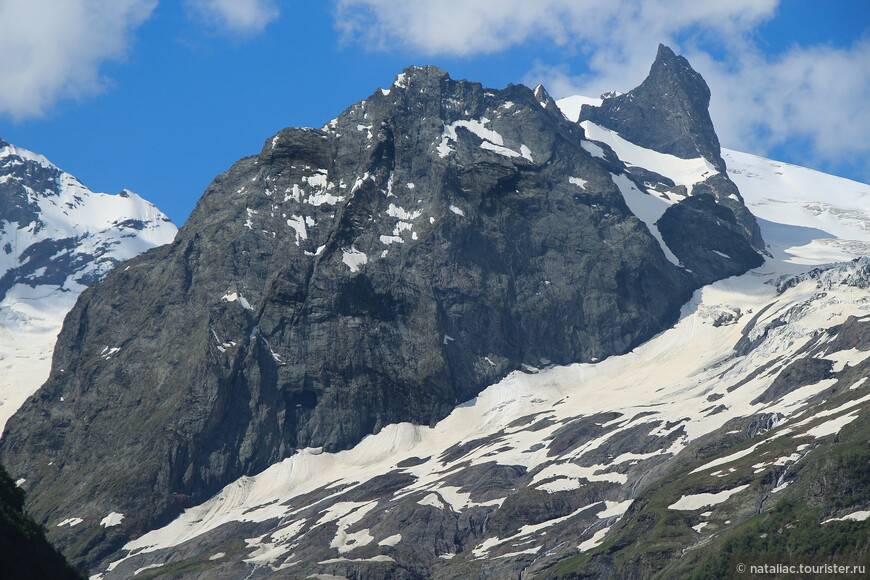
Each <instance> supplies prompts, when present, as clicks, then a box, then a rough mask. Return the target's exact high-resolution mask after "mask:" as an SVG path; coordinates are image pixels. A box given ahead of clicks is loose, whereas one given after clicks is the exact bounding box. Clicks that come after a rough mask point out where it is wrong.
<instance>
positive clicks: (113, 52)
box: [0, 0, 157, 119]
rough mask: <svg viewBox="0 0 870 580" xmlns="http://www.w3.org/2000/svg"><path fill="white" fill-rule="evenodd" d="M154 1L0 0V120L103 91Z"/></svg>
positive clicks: (38, 110) (149, 12) (24, 114)
mask: <svg viewBox="0 0 870 580" xmlns="http://www.w3.org/2000/svg"><path fill="white" fill-rule="evenodd" d="M156 5H157V0H27V1H23V0H0V55H3V57H2V59H0V115H9V116H11V117H12V118H14V119H22V118H25V117H33V116H39V115H42V114H43V113H44V112H45V111H46V110H47V109H48V108H49V107H50V106H51V105H52V104H53V103H54V102H55V101H56V100H57V99H58V98H76V99H79V98H84V97H88V96H92V95H94V94H96V93H99V92H100V91H102V90H103V89H104V87H105V84H106V80H105V79H104V78H103V77H101V76H100V72H99V70H100V66H101V65H102V64H103V63H104V62H106V61H109V60H121V59H123V58H124V57H125V56H126V54H127V50H128V48H129V45H130V38H131V35H132V33H133V31H135V30H136V29H137V28H138V27H139V26H140V25H141V24H142V23H143V22H144V21H145V20H147V19H148V17H149V16H150V15H151V12H152V11H153V10H154V7H155V6H156Z"/></svg>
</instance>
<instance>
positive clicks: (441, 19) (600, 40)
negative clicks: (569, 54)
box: [336, 0, 778, 60]
mask: <svg viewBox="0 0 870 580" xmlns="http://www.w3.org/2000/svg"><path fill="white" fill-rule="evenodd" d="M777 4H778V0H731V1H730V2H698V1H697V0H658V1H655V0H644V1H641V0H611V1H609V2H590V1H585V2H584V1H578V0H538V1H537V2H528V0H499V1H497V2H495V1H493V0H425V1H421V0H417V1H408V2H395V1H394V0H337V1H336V24H337V26H338V28H339V29H340V30H341V31H342V32H344V33H345V34H346V35H348V36H349V37H351V38H356V39H359V40H364V41H367V42H370V43H373V45H375V46H380V47H389V46H391V45H404V46H410V47H413V48H415V49H417V50H420V51H422V52H424V53H427V54H447V55H454V56H466V55H473V54H481V53H492V52H498V51H501V50H504V49H506V48H509V47H511V46H514V45H516V44H519V43H522V42H525V41H527V40H530V39H534V38H539V37H542V36H543V37H546V38H549V39H551V40H552V41H553V42H555V43H556V44H557V45H576V46H586V47H591V48H594V47H597V46H610V47H611V48H612V49H613V50H612V51H611V52H613V53H614V54H615V57H616V58H622V59H623V60H625V57H626V55H625V54H624V52H626V51H628V52H630V49H631V48H632V47H633V46H634V41H635V40H637V39H638V36H640V37H641V38H642V37H646V38H647V39H650V42H657V39H659V38H661V37H662V35H665V36H670V34H672V33H674V32H678V31H681V30H685V29H687V28H689V27H694V26H699V25H704V26H707V27H710V28H715V29H717V30H721V31H723V32H731V31H734V30H741V29H746V28H747V27H751V26H753V25H756V24H757V23H759V22H761V21H764V20H766V19H768V18H770V17H771V16H772V15H773V13H774V9H775V8H776V5H777ZM614 33H617V34H614ZM619 33H632V35H631V36H622V35H621V34H619ZM653 46H655V44H653Z"/></svg>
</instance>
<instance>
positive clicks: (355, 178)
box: [0, 65, 762, 570]
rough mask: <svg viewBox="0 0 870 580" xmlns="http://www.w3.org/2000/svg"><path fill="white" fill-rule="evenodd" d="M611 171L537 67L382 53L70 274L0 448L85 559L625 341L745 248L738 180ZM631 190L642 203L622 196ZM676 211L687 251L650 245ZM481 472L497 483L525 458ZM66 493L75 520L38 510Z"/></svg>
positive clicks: (607, 151)
mask: <svg viewBox="0 0 870 580" xmlns="http://www.w3.org/2000/svg"><path fill="white" fill-rule="evenodd" d="M654 68H655V65H654ZM689 89H691V87H689ZM711 147H713V146H712V145H711ZM715 148H716V149H717V150H718V143H716V144H715ZM636 173H637V171H635V172H632V171H631V168H630V167H627V166H626V165H625V164H624V163H623V162H622V161H621V160H620V158H619V157H618V156H617V155H616V154H615V153H614V151H613V149H612V148H611V147H609V146H608V145H607V144H606V143H604V142H603V141H599V142H597V143H596V142H593V141H592V140H590V138H589V137H588V136H587V134H586V133H585V132H584V130H583V128H582V127H581V126H579V125H577V124H575V123H573V122H570V121H568V120H566V119H565V118H564V116H563V115H562V114H561V112H560V111H559V110H558V107H557V106H556V104H555V102H554V101H553V100H552V99H551V98H550V97H549V96H548V95H547V94H546V91H544V90H543V89H542V88H539V89H537V90H535V91H532V90H529V89H527V88H525V87H522V86H509V87H508V88H506V89H504V90H501V91H496V90H490V89H484V88H483V87H482V86H481V85H479V84H477V83H470V82H467V81H454V80H452V79H450V78H449V77H448V76H447V74H446V73H445V72H444V71H441V70H440V69H437V68H434V67H413V68H409V69H406V71H405V72H404V73H402V74H401V75H399V76H398V77H397V79H396V82H395V83H394V84H393V85H392V86H391V87H390V88H389V89H379V90H378V91H376V92H375V93H374V94H373V95H372V96H371V97H369V98H368V99H366V100H365V101H362V102H361V103H358V104H356V105H354V106H352V107H351V108H349V109H348V110H347V111H345V112H344V113H342V115H340V116H339V117H338V118H336V119H335V120H333V121H332V122H330V123H328V124H327V125H326V126H324V127H323V128H322V129H320V130H315V129H285V130H284V131H281V132H280V133H278V134H277V135H275V136H274V137H273V138H271V139H269V140H268V141H267V142H266V144H265V146H264V148H263V150H262V151H261V153H260V154H259V155H257V156H254V157H250V158H246V159H243V160H241V161H239V162H238V163H237V164H235V165H234V166H233V168H231V169H230V170H229V171H228V172H226V173H224V174H223V175H221V176H219V177H218V178H216V180H215V181H214V182H213V183H212V185H211V186H209V188H208V189H207V190H206V192H205V194H204V195H203V197H202V199H201V200H200V202H199V203H198V204H197V207H196V209H195V210H194V212H193V214H192V215H191V217H190V219H189V220H188V222H187V223H186V224H185V226H184V227H183V228H182V229H181V230H180V231H179V234H178V236H177V237H176V239H175V241H174V242H173V243H172V244H171V245H169V246H165V247H161V248H158V249H156V250H153V251H151V252H149V253H147V254H145V255H143V256H140V257H138V258H135V259H133V260H131V261H130V262H128V263H127V265H125V267H124V268H123V269H119V270H116V271H114V272H112V273H111V274H110V275H109V276H107V277H106V278H105V279H104V280H103V281H101V282H100V283H98V284H96V285H95V286H93V287H92V288H90V289H88V290H87V291H85V292H84V293H83V294H82V297H81V299H80V300H79V302H78V303H77V304H76V307H75V308H74V309H73V310H72V312H71V313H70V315H69V316H68V317H67V320H66V322H65V324H64V329H63V331H62V332H61V335H60V336H59V339H58V345H57V349H56V351H55V356H54V359H53V362H52V370H51V375H50V377H49V380H48V381H47V382H46V384H45V385H44V386H43V388H42V389H41V390H40V391H39V392H38V393H37V394H36V395H35V396H34V397H33V398H31V399H30V400H29V401H28V402H27V404H26V405H25V406H24V407H23V408H22V410H21V411H20V412H19V413H18V414H16V416H15V417H13V419H12V420H10V422H9V423H8V425H7V429H6V431H5V433H4V436H3V439H2V441H0V457H2V459H3V461H4V462H5V463H7V464H8V466H9V469H10V470H11V471H12V472H13V473H14V474H16V475H20V476H21V477H25V478H26V480H27V484H26V486H27V489H28V491H29V502H30V503H29V509H30V510H31V512H32V513H34V514H35V515H36V516H37V517H38V518H39V519H40V520H41V521H43V522H46V523H48V524H49V529H50V534H51V536H52V538H53V539H54V540H55V541H56V542H58V544H59V545H60V546H61V547H62V548H63V550H64V551H65V552H66V553H67V554H68V555H69V556H71V557H73V558H74V559H75V560H76V561H77V562H83V563H88V564H91V565H96V564H99V563H104V562H106V561H107V559H109V558H110V557H111V556H112V555H113V554H115V553H116V551H117V550H118V549H119V548H120V547H121V546H123V545H124V544H125V543H126V542H128V541H129V540H130V539H131V538H135V537H138V536H140V535H142V534H143V533H144V532H146V531H148V530H151V529H154V528H156V527H159V526H161V525H164V524H166V523H168V522H169V521H170V520H172V519H173V518H174V517H175V516H176V515H177V514H178V513H179V512H180V511H181V510H182V509H183V508H185V507H188V506H191V505H195V504H197V503H199V502H201V501H203V500H205V499H207V498H208V497H210V496H211V495H212V494H213V493H215V492H216V491H218V490H220V489H221V487H222V486H224V485H226V484H227V483H229V482H231V481H233V480H235V479H236V478H238V477H239V476H243V475H253V474H255V473H258V472H260V471H263V470H265V469H267V468H269V467H270V466H272V465H275V464H277V463H278V462H280V461H282V460H284V459H285V458H287V457H290V456H293V457H301V455H300V454H298V453H296V452H297V450H299V449H301V448H319V449H323V450H325V451H327V452H335V451H340V450H342V449H348V448H350V447H352V446H353V445H355V444H356V443H357V442H358V441H359V440H360V439H362V438H363V437H364V436H366V435H368V434H372V433H379V432H382V431H384V430H385V429H387V428H388V426H391V425H396V424H398V423H402V422H410V423H413V424H417V425H435V424H437V423H438V421H440V420H442V419H443V418H444V417H446V416H447V415H448V414H449V413H450V412H451V410H452V409H453V408H454V407H455V406H456V405H458V404H460V403H463V402H465V401H468V400H469V399H471V398H472V397H474V396H475V395H477V394H478V393H479V392H480V391H481V390H482V389H483V388H485V387H486V386H488V385H490V384H493V383H495V382H497V381H498V380H499V379H501V378H503V377H504V376H506V375H507V374H508V373H510V372H512V371H515V370H516V369H519V368H523V369H526V371H530V372H533V371H535V370H536V368H537V367H543V366H549V365H551V364H569V363H573V362H595V361H598V360H601V359H604V358H606V357H608V356H612V355H616V354H620V353H624V352H627V351H629V350H631V349H632V348H635V347H636V346H637V345H639V344H641V343H642V342H643V341H644V340H646V339H648V338H649V337H651V336H652V335H654V334H656V333H657V332H659V331H661V330H662V329H664V328H666V327H667V326H668V325H670V324H671V323H673V322H674V321H675V320H676V319H677V317H678V315H679V310H680V306H681V305H682V304H683V302H685V300H687V299H688V298H689V296H690V295H691V292H692V290H693V289H695V288H697V287H698V286H700V285H701V284H703V283H705V282H709V281H710V280H711V279H716V278H719V277H724V276H729V275H733V274H738V273H742V272H744V271H746V270H747V269H748V268H750V267H753V266H757V265H758V264H760V263H761V261H762V260H761V258H760V256H759V255H758V254H757V253H756V252H755V251H754V250H753V244H756V243H757V242H758V240H757V239H755V237H754V236H753V235H752V234H751V232H749V231H747V230H746V229H745V228H744V229H743V230H741V228H743V226H744V225H745V224H746V223H748V222H746V220H745V219H744V218H741V217H740V216H738V215H736V214H735V211H734V210H733V209H730V208H731V207H732V206H734V203H738V202H740V199H739V197H738V198H737V200H736V201H735V200H731V202H729V203H728V204H726V203H724V202H722V199H720V198H719V197H716V196H715V195H705V193H704V192H703V191H700V190H699V191H698V192H697V195H692V196H687V198H686V200H681V201H675V199H671V198H668V199H665V197H667V196H664V197H663V196H660V195H657V192H656V190H655V189H654V188H650V187H647V186H646V185H645V184H644V183H642V182H641V181H640V180H639V179H638V177H637V176H636ZM726 179H727V177H726ZM699 180H700V179H699ZM693 193H695V192H694V191H693ZM714 193H715V192H714ZM654 197H656V198H658V199H659V200H660V201H661V203H659V201H656V202H655V203H656V204H657V205H656V206H655V208H656V209H655V212H653V213H654V214H656V213H657V215H653V217H655V218H656V219H651V218H650V215H649V213H648V212H645V211H640V210H636V209H635V208H636V207H646V205H647V201H648V199H647V198H649V199H653V198H654ZM694 198H697V199H694ZM638 200H640V204H639V205H638ZM732 202H733V203H732ZM662 204H664V205H662ZM677 207H678V208H679V210H673V211H672V209H673V208H677ZM734 207H736V206H734ZM741 207H742V205H741ZM668 212H671V214H672V216H673V219H671V220H670V221H668V220H664V219H663V218H664V217H666V216H668ZM737 213H740V212H737ZM750 217H751V216H750ZM659 218H662V219H659ZM697 220H701V222H698V221H697ZM741 220H743V221H741ZM696 223H702V225H703V227H699V228H697V230H698V231H695V230H691V231H692V232H693V235H694V234H697V235H699V236H702V238H703V239H704V240H705V241H706V242H707V245H706V246H705V250H707V251H706V253H704V254H703V255H694V254H692V252H691V251H690V250H689V249H685V248H681V247H680V246H679V245H678V244H676V243H675V240H677V239H678V238H679V236H680V235H681V232H688V231H690V230H689V228H691V227H694V225H695V224H696ZM669 240H670V241H669ZM720 253H721V254H722V255H723V256H724V258H723V257H722V256H720V255H719V254H720ZM711 260H712V261H711ZM710 264H714V265H715V264H719V265H720V266H722V267H721V268H720V271H719V272H718V273H717V272H715V271H714V270H713V268H712V266H710ZM107 353H109V355H108V356H107ZM37 417H38V419H37ZM120 425H123V426H124V427H123V429H119V426H120ZM389 428H390V429H392V428H393V427H389ZM569 431H570V430H569ZM573 438H574V435H572V434H567V435H565V436H564V437H563V439H565V440H566V442H565V445H566V447H565V448H564V449H563V450H570V449H573V448H572V446H571V443H570V442H569V441H571V440H573ZM95 440H97V441H100V442H101V444H100V445H97V446H95V445H93V441H95ZM294 453H296V455H294ZM457 453H458V455H457V457H462V456H463V455H464V452H462V449H461V448H460V449H459V450H458V451H457ZM418 459H420V460H421V465H422V464H423V463H425V461H426V460H424V459H423V458H418ZM408 460H409V461H412V462H413V460H412V459H411V458H409V459H408ZM497 470H498V471H499V473H501V475H499V478H498V479H499V480H501V479H503V480H504V484H505V486H507V487H511V486H513V485H514V484H515V480H516V478H517V477H521V476H523V474H524V473H525V471H524V470H523V469H517V468H514V467H509V468H508V470H507V471H505V472H504V473H502V471H503V470H502V468H501V467H498V468H497ZM483 475H484V473H483V472H481V473H476V474H475V477H481V476H483ZM385 477H386V479H385V480H382V481H381V480H379V485H383V486H385V489H394V488H395V487H396V486H398V485H400V484H401V485H407V484H408V483H409V481H407V480H408V477H406V476H405V475H401V474H400V475H399V476H398V477H399V480H400V481H393V480H392V479H390V476H385ZM468 477H471V476H470V475H468ZM619 478H620V479H621V475H620V476H619ZM60 489H62V490H63V494H59V493H58V492H57V490H60ZM371 493H374V492H365V493H364V494H363V495H365V496H366V497H368V496H369V495H371ZM541 493H544V492H541ZM376 495H377V494H375V496H376ZM484 495H486V496H487V497H488V496H489V495H492V492H491V491H488V492H484ZM375 496H372V497H375ZM541 497H545V496H541ZM59 498H60V499H59ZM363 499H365V498H363ZM497 499H498V498H496V500H497ZM496 500H493V501H496ZM354 501H356V500H354ZM359 501H363V500H359ZM475 501H477V500H475ZM485 501H488V500H485ZM575 507H576V506H575ZM608 509H609V508H608ZM72 512H75V513H76V514H77V515H76V516H75V517H76V518H77V519H79V520H81V522H82V523H81V524H80V526H76V527H72V526H63V525H60V526H58V525H56V524H55V523H54V522H55V521H59V522H62V521H65V520H66V519H69V517H70V515H69V514H70V513H72ZM472 520H474V521H477V516H474V517H472V519H471V520H468V522H467V523H462V524H461V525H460V526H459V528H458V529H461V530H466V529H468V526H471V528H470V529H474V526H476V525H479V524H475V523H473V521H472ZM464 521H465V520H463V522H464ZM107 522H108V523H107ZM428 532H429V530H426V533H428ZM461 533H462V534H465V533H466V532H461ZM234 534H236V532H234ZM235 537H238V536H237V535H236V536H235ZM312 545H316V544H312ZM451 549H454V548H451ZM451 553H455V552H451ZM434 555H435V552H434V551H433V556H434ZM119 570H120V568H119Z"/></svg>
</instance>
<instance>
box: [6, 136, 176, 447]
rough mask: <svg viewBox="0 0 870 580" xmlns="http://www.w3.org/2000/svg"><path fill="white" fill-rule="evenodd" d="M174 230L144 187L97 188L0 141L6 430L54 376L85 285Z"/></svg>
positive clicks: (170, 236) (166, 238) (167, 239)
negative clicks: (61, 337)
mask: <svg viewBox="0 0 870 580" xmlns="http://www.w3.org/2000/svg"><path fill="white" fill-rule="evenodd" d="M175 232H176V227H175V226H174V225H173V224H172V223H171V222H170V221H169V219H168V218H167V217H166V216H165V215H164V214H163V213H162V212H160V211H159V210H158V209H157V208H156V207H154V206H153V205H152V204H150V203H149V202H147V201H145V200H144V199H142V198H141V197H139V196H138V195H136V194H135V193H131V192H129V191H126V190H125V191H123V192H121V193H120V194H118V195H108V194H105V193H94V192H92V191H90V190H89V189H88V188H87V187H85V186H84V185H82V184H81V183H80V182H79V181H78V180H77V179H76V178H75V177H73V176H72V175H70V174H68V173H65V172H63V171H61V170H60V169H58V168H57V167H55V166H54V165H52V164H51V163H50V162H49V161H48V160H47V159H46V158H45V157H43V156H41V155H37V154H35V153H32V152H30V151H27V150H25V149H21V148H19V147H15V146H13V145H10V144H8V143H6V142H4V141H0V431H2V428H3V425H4V424H5V423H6V420H7V419H8V418H9V417H10V416H11V415H12V414H13V413H14V412H15V411H16V410H17V409H18V407H20V406H21V404H22V403H23V402H24V400H25V399H26V398H27V397H28V396H30V394H32V393H33V392H34V391H35V390H36V389H37V388H39V386H40V385H41V384H42V383H43V382H44V380H45V379H46V377H47V376H48V372H49V367H50V364H51V354H52V350H53V348H54V341H55V339H56V338H57V333H58V331H60V328H61V325H62V323H63V318H64V316H65V315H66V313H67V312H68V311H69V309H70V308H72V306H73V304H74V303H75V301H76V298H77V297H78V295H79V294H80V293H81V291H82V290H84V289H85V288H86V287H87V286H88V285H90V284H92V283H93V282H95V281H96V280H99V279H100V278H101V277H103V276H104V275H105V274H106V272H108V271H109V269H110V268H112V266H114V265H115V264H117V263H118V262H121V261H124V260H127V259H129V258H132V257H133V256H136V255H138V254H140V253H142V252H144V251H145V250H148V249H149V248H153V247H155V246H158V245H161V244H165V243H168V242H170V241H172V239H173V237H174V236H175Z"/></svg>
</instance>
